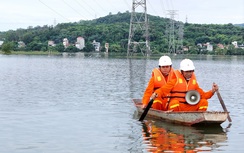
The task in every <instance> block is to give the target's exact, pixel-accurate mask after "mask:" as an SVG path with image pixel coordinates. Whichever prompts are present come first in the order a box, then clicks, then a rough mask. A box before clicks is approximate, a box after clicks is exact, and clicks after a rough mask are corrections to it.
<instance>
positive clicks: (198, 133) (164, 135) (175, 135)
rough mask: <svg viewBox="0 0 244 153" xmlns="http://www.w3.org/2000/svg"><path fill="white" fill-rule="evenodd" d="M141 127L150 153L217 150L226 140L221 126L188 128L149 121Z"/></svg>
mask: <svg viewBox="0 0 244 153" xmlns="http://www.w3.org/2000/svg"><path fill="white" fill-rule="evenodd" d="M142 127H143V129H142V133H143V139H144V143H145V144H146V145H147V147H146V148H147V151H148V152H152V153H156V152H187V153H191V152H201V151H212V150H218V149H219V148H220V147H221V146H222V145H224V142H225V141H226V140H227V135H226V133H225V132H224V130H223V128H222V127H221V126H217V127H189V126H182V125H177V124H171V123H163V122H160V121H152V120H149V121H144V122H143V126H142Z"/></svg>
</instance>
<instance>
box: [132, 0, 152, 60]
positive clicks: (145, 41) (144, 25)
mask: <svg viewBox="0 0 244 153" xmlns="http://www.w3.org/2000/svg"><path fill="white" fill-rule="evenodd" d="M136 9H137V10H138V9H140V10H141V11H142V12H141V13H138V12H137V13H136ZM138 50H140V51H141V53H142V54H143V56H150V54H151V50H150V45H149V32H148V18H147V6H146V0H132V12H131V18H130V29H129V38H128V49H127V56H131V55H133V53H136V52H138Z"/></svg>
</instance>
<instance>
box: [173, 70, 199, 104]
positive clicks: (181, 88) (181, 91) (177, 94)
mask: <svg viewBox="0 0 244 153" xmlns="http://www.w3.org/2000/svg"><path fill="white" fill-rule="evenodd" d="M175 74H176V78H177V82H176V84H175V86H174V87H173V89H172V90H171V97H172V99H177V100H179V101H180V102H186V100H185V96H186V92H187V91H189V90H196V87H197V86H196V85H197V80H196V76H195V73H194V72H193V74H192V76H191V78H190V80H189V81H188V82H187V81H186V79H185V78H184V76H183V74H182V73H181V72H180V70H176V71H175Z"/></svg>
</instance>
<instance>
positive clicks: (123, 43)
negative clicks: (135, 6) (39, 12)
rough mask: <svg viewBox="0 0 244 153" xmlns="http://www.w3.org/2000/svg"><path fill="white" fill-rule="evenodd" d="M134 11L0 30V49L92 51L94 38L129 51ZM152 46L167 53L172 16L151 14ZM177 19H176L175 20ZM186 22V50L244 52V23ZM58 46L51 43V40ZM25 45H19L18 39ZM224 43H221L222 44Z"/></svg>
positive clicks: (119, 50) (155, 51) (111, 48)
mask: <svg viewBox="0 0 244 153" xmlns="http://www.w3.org/2000/svg"><path fill="white" fill-rule="evenodd" d="M130 17H131V14H130V13H129V12H125V13H117V14H115V15H112V14H110V15H108V16H105V17H101V18H98V19H94V20H89V21H79V22H75V23H61V24H58V25H56V26H47V25H45V26H42V27H41V26H37V27H29V28H27V29H17V30H9V31H6V32H0V41H3V42H4V43H3V44H2V45H1V51H2V52H3V53H5V54H11V53H23V52H21V51H25V53H30V54H33V53H37V52H39V53H40V54H43V53H45V54H48V53H50V52H54V53H62V52H92V51H94V47H93V45H92V42H93V41H94V40H95V41H96V42H100V43H101V52H105V47H104V45H105V43H109V52H114V53H126V52H127V43H128V36H129V25H130ZM148 18H149V33H150V36H149V37H150V46H151V50H152V53H153V54H161V53H168V48H169V45H168V44H169V43H168V37H167V26H168V23H169V19H167V18H162V17H158V16H151V15H148ZM176 23H177V21H176ZM182 24H183V25H184V28H183V30H184V36H183V46H184V47H186V48H188V50H187V51H186V52H184V54H213V55H244V49H242V48H240V47H239V48H238V47H236V46H234V45H233V44H232V42H234V41H235V42H237V43H238V44H244V27H242V26H240V25H239V26H236V25H233V24H224V25H218V24H190V23H182ZM80 36H81V37H83V38H84V39H85V48H84V49H82V50H79V49H77V48H76V47H75V46H74V45H71V46H69V47H68V48H64V46H63V39H64V38H68V40H69V42H70V43H71V44H75V42H76V39H77V37H80ZM50 40H51V41H53V42H54V43H55V46H48V41H50ZM20 41H21V42H23V43H24V44H25V45H24V46H20V45H19V44H18V42H20ZM206 43H210V44H211V45H212V46H213V50H212V51H209V50H207V49H206V47H205V46H204V45H199V44H206ZM219 44H221V45H222V47H220V46H219Z"/></svg>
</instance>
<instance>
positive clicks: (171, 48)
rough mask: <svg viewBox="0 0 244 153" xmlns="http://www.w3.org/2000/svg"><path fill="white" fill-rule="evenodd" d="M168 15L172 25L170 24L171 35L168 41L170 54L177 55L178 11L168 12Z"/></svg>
mask: <svg viewBox="0 0 244 153" xmlns="http://www.w3.org/2000/svg"><path fill="white" fill-rule="evenodd" d="M168 12H169V13H168V14H169V16H170V19H169V21H170V23H169V29H168V32H167V33H168V34H169V36H168V37H169V38H168V41H169V53H173V54H175V53H176V50H175V43H176V41H175V20H174V18H175V15H176V10H168Z"/></svg>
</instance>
